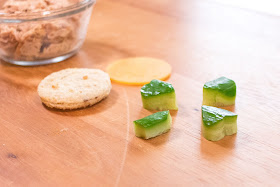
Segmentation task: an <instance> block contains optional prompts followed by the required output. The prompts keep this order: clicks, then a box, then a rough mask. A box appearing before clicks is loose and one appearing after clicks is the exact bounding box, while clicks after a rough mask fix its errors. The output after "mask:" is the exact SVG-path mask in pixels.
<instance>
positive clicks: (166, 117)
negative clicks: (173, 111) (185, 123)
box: [133, 111, 172, 139]
mask: <svg viewBox="0 0 280 187" xmlns="http://www.w3.org/2000/svg"><path fill="white" fill-rule="evenodd" d="M133 123H134V130H135V135H136V136H137V137H139V138H143V139H149V138H153V137H156V136H159V135H161V134H163V133H165V132H167V131H169V130H170V128H171V124H172V118H171V115H170V113H169V111H162V112H157V113H154V114H152V115H149V116H147V117H144V118H142V119H139V120H136V121H134V122H133Z"/></svg>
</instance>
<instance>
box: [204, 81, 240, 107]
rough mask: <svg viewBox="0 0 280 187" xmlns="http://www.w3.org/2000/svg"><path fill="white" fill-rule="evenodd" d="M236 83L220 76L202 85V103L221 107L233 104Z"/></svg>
mask: <svg viewBox="0 0 280 187" xmlns="http://www.w3.org/2000/svg"><path fill="white" fill-rule="evenodd" d="M235 97H236V84H235V82H234V81H233V80H231V79H228V78H226V77H220V78H218V79H216V80H213V81H209V82H207V83H205V84H204V86H203V105H208V106H215V107H223V106H230V105H234V104H235Z"/></svg>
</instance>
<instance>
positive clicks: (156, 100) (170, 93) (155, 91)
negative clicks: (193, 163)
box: [141, 79, 178, 110]
mask: <svg viewBox="0 0 280 187" xmlns="http://www.w3.org/2000/svg"><path fill="white" fill-rule="evenodd" d="M141 97H142V102H143V107H144V108H145V109H148V110H178V105H177V101H176V94H175V90H174V88H173V86H172V85H171V84H170V83H167V82H163V81H160V80H156V79H154V80H152V81H151V82H150V83H148V84H146V85H144V86H143V87H142V88H141Z"/></svg>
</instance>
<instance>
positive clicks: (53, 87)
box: [38, 68, 112, 109]
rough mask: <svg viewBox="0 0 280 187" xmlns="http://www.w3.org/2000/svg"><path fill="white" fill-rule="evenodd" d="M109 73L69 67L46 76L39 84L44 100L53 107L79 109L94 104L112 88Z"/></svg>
mask: <svg viewBox="0 0 280 187" xmlns="http://www.w3.org/2000/svg"><path fill="white" fill-rule="evenodd" d="M111 87H112V86H111V81H110V77H109V75H108V74H107V73H105V72H103V71H101V70H98V69H87V68H69V69H64V70H61V71H58V72H55V73H52V74H50V75H48V76H47V77H45V78H44V79H43V80H42V81H41V82H40V84H39V86H38V94H39V96H40V98H41V100H42V102H43V103H44V104H45V105H46V106H48V107H51V108H57V109H77V108H84V107H87V106H91V105H94V104H95V103H97V102H99V101H101V100H102V99H104V98H105V97H107V96H108V95H109V93H110V90H111Z"/></svg>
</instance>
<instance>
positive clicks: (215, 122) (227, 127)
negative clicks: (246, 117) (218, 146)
mask: <svg viewBox="0 0 280 187" xmlns="http://www.w3.org/2000/svg"><path fill="white" fill-rule="evenodd" d="M201 110H202V135H203V137H204V138H206V139H207V140H211V141H218V140H220V139H222V138H224V136H226V135H232V134H235V133H236V132H237V114H235V113H233V112H230V111H227V110H224V109H220V108H216V107H212V106H205V105H203V106H202V109H201Z"/></svg>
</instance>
